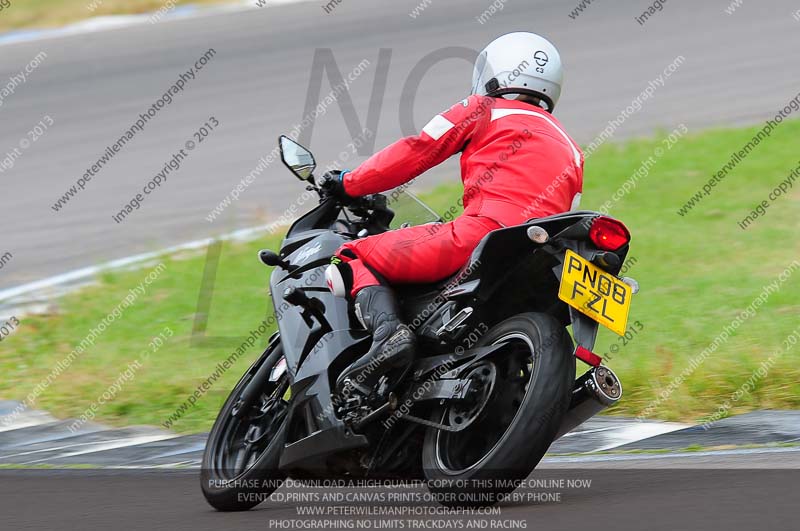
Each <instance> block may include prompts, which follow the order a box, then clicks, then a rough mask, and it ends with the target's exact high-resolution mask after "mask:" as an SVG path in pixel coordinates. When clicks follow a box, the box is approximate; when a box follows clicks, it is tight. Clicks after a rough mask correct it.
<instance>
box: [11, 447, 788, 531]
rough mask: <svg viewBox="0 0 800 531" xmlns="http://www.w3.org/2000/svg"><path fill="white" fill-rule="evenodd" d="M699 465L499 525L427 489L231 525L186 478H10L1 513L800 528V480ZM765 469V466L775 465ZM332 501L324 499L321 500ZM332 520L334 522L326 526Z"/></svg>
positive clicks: (603, 482)
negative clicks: (431, 496)
mask: <svg viewBox="0 0 800 531" xmlns="http://www.w3.org/2000/svg"><path fill="white" fill-rule="evenodd" d="M697 459H698V458H693V457H678V458H671V459H670V462H669V466H670V469H669V470H660V469H651V468H647V467H648V461H647V460H639V461H632V462H631V463H630V464H629V466H627V467H620V466H619V463H616V462H615V463H613V465H611V466H613V467H614V469H613V470H609V469H607V468H606V469H589V468H581V467H580V465H578V468H571V469H568V470H563V469H561V470H555V469H548V470H541V471H539V472H537V473H536V474H535V475H534V476H533V477H536V478H539V481H542V482H543V481H545V480H550V481H551V482H552V483H537V484H534V483H531V485H538V486H537V487H536V488H533V487H532V488H527V489H522V490H520V491H518V492H519V493H520V494H521V497H522V498H523V499H522V500H518V501H506V502H503V503H501V504H500V506H499V513H493V514H464V513H461V514H459V513H456V512H448V511H447V510H445V509H443V508H441V507H439V506H435V505H433V504H432V503H429V502H410V501H399V502H398V501H397V500H398V499H400V500H414V499H424V495H425V490H424V488H422V487H403V488H398V487H395V488H391V489H389V488H370V489H366V488H362V489H324V491H325V492H328V493H330V492H332V491H333V492H343V493H344V495H345V496H346V493H347V492H361V493H365V492H372V493H374V492H384V493H385V494H384V498H383V500H385V501H379V502H371V503H366V502H362V503H338V504H337V503H313V502H311V503H310V502H308V500H309V499H310V498H311V497H313V496H310V495H309V493H314V492H316V493H320V492H321V491H322V490H323V489H321V488H318V487H317V488H307V489H300V488H293V489H281V490H279V491H278V493H280V494H282V495H283V498H284V500H285V499H286V498H289V499H290V501H288V502H287V501H282V502H275V501H271V500H270V501H266V502H264V503H262V504H261V505H259V506H258V507H257V508H256V509H253V510H251V511H249V512H246V513H233V514H230V513H229V514H225V513H218V512H215V511H214V510H213V509H211V508H210V507H209V506H207V505H206V504H205V501H204V500H203V499H202V496H201V495H200V492H199V482H198V478H197V473H196V472H191V473H190V472H185V471H183V472H182V471H158V472H131V471H91V472H90V471H57V472H53V471H2V472H0V500H2V501H0V509H2V510H3V523H4V524H7V525H8V527H7V528H8V529H14V530H24V529H37V530H38V529H115V530H118V531H124V530H129V529H131V530H133V529H137V530H138V529H170V530H174V531H179V530H193V531H201V530H206V529H208V530H215V529H370V528H371V529H414V528H417V529H484V528H485V529H492V528H501V527H506V528H516V529H550V530H562V529H563V530H574V529H583V528H586V527H587V526H592V525H597V526H601V527H603V528H611V529H620V530H629V529H630V530H633V529H637V530H639V529H648V530H653V531H656V530H665V531H671V530H674V529H702V530H725V531H731V530H738V529H765V530H766V529H786V528H787V526H788V527H789V528H790V527H791V525H790V522H792V521H793V520H794V519H795V518H796V517H797V505H796V503H797V496H796V486H797V480H798V474H800V471H798V470H774V469H772V470H770V469H763V468H761V469H738V470H719V469H711V470H708V469H702V470H700V469H696V468H695V466H696V463H695V462H696V461H697ZM742 459H743V457H742V456H735V457H734V458H733V459H730V458H726V457H716V458H712V459H711V460H710V461H711V462H712V464H716V465H717V467H716V468H724V467H727V466H728V465H729V464H730V463H731V462H735V463H741V462H742ZM744 459H745V462H747V461H746V458H744ZM777 461H780V462H781V463H782V465H783V466H786V465H789V466H792V465H793V466H794V467H800V458H798V452H793V453H790V454H789V456H787V455H784V454H776V456H775V457H774V458H773V459H772V462H773V463H775V462H777ZM704 462H705V463H708V462H709V459H708V458H705V461H704ZM756 462H759V460H756ZM608 466H609V465H606V467H608ZM755 466H763V462H762V464H760V465H755ZM560 481H563V482H564V483H563V485H567V484H568V483H567V482H569V481H573V482H574V483H572V485H573V486H572V488H568V487H564V486H562V484H561V483H558V482H560ZM589 481H590V482H591V483H587V482H589ZM578 482H581V483H578ZM546 485H551V486H546ZM575 485H583V486H582V487H577V486H575ZM391 492H394V493H395V498H394V499H393V500H394V501H388V500H390V497H389V493H391ZM278 493H276V494H278ZM289 493H296V494H295V496H297V497H295V498H292V497H291V494H289ZM303 493H305V497H304V498H300V497H299V496H298V495H301V494H303ZM398 493H399V494H398ZM545 495H546V496H547V497H545ZM320 497H321V494H319V495H318V496H317V499H320ZM342 497H344V496H342ZM345 499H346V498H345ZM373 499H374V498H373ZM528 499H529V500H530V501H527V500H528ZM309 506H315V507H320V508H322V509H323V510H324V511H325V512H324V513H323V515H320V516H310V515H302V514H300V511H302V510H303V509H302V508H303V507H309ZM381 507H383V508H387V509H389V510H392V513H391V514H393V516H381V515H377V516H375V515H374V513H375V512H378V511H380V510H381V509H380V508H381ZM348 508H349V509H348ZM362 508H363V509H362ZM766 508H769V510H765V509H766ZM343 510H351V511H356V510H363V511H367V510H369V511H371V512H372V514H371V515H370V516H363V517H359V516H352V515H347V514H346V513H343V512H341V511H343ZM356 514H358V513H356ZM364 520H367V521H368V524H364V523H363V522H364ZM321 521H322V522H326V523H323V524H320V523H319V522H321ZM357 521H360V522H362V523H361V524H360V526H361V527H356V526H357V525H359V524H356V523H355V522H357ZM459 522H460V523H459ZM351 526H352V527H351ZM4 527H5V526H4Z"/></svg>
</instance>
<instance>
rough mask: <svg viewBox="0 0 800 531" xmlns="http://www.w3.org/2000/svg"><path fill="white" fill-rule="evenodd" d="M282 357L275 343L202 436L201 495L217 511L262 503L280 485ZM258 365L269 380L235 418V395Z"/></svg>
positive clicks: (285, 387)
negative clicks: (203, 439) (247, 406)
mask: <svg viewBox="0 0 800 531" xmlns="http://www.w3.org/2000/svg"><path fill="white" fill-rule="evenodd" d="M285 363H286V361H285V358H284V357H283V349H282V348H281V345H280V340H279V339H278V340H276V342H274V343H273V344H272V345H270V347H269V348H267V350H266V352H264V354H262V356H261V358H259V359H258V361H256V362H255V363H254V364H253V366H252V367H250V369H249V370H248V371H247V373H246V374H245V375H244V376H243V377H242V379H241V380H240V381H239V383H238V384H236V387H235V388H234V389H233V391H232V392H231V394H230V396H229V397H228V399H227V400H226V401H225V404H224V405H223V406H222V410H221V411H220V412H219V416H218V417H217V420H216V422H215V423H214V427H213V428H211V433H209V435H208V441H207V442H206V449H205V453H204V454H203V462H202V469H201V473H200V481H201V487H202V490H203V495H204V496H205V498H206V500H207V501H208V503H209V504H211V506H212V507H214V508H215V509H217V510H219V511H245V510H248V509H251V508H253V507H255V506H256V505H258V504H259V503H261V502H262V501H264V500H265V499H267V498H268V497H269V496H270V495H271V494H272V492H273V491H274V490H275V489H277V488H278V486H280V484H281V483H282V481H283V479H284V477H285V476H284V475H283V474H282V473H281V472H280V471H279V470H278V463H279V461H280V457H281V451H282V449H283V446H284V442H285V440H286V416H287V413H288V410H289V402H288V400H289V399H290V391H289V376H288V373H287V371H285V370H283V374H281V375H280V376H278V375H279V374H280V370H276V369H283V368H284V367H283V366H282V364H285ZM264 364H268V365H271V367H269V368H268V369H269V370H270V372H271V373H272V374H275V375H276V378H274V379H273V378H270V379H269V381H268V382H267V384H266V385H265V387H264V389H263V390H262V391H261V393H260V396H259V397H258V399H257V400H256V401H255V404H254V405H253V406H251V407H250V410H249V411H246V412H242V414H239V415H237V414H236V411H237V409H238V407H239V406H240V405H241V400H240V399H241V396H242V393H243V392H244V390H245V389H246V388H247V386H248V384H249V383H250V381H251V380H252V379H253V376H254V375H255V374H256V372H257V371H258V370H259V368H261V367H262V366H263V365H264Z"/></svg>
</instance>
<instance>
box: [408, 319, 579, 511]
mask: <svg viewBox="0 0 800 531" xmlns="http://www.w3.org/2000/svg"><path fill="white" fill-rule="evenodd" d="M499 343H504V344H507V345H508V350H507V349H504V350H503V351H502V352H500V353H498V355H496V356H493V357H490V358H488V360H489V361H491V362H492V363H493V364H494V367H488V368H487V370H484V371H483V372H484V374H486V375H489V374H492V373H494V375H493V376H492V377H493V378H494V384H493V385H492V386H491V387H488V386H484V389H489V391H488V393H487V394H488V397H487V398H486V403H485V405H484V406H481V407H472V409H471V410H472V411H476V416H475V418H474V419H471V420H470V421H469V422H470V424H469V425H468V427H467V428H465V429H464V430H463V431H460V432H456V433H448V432H444V431H441V430H438V429H435V428H428V430H427V431H426V434H425V442H424V445H423V452H422V461H423V467H424V471H425V476H426V478H427V479H428V486H429V489H430V490H431V492H432V493H433V494H434V496H435V497H436V498H437V500H438V501H439V502H440V503H442V504H443V505H447V506H459V507H479V506H488V505H493V504H494V503H497V502H498V501H500V500H502V498H503V497H504V496H505V494H507V493H509V492H511V491H513V490H514V488H515V487H516V485H518V484H519V481H520V480H523V479H525V478H527V477H528V475H529V474H530V473H531V472H532V471H533V469H534V468H535V467H536V465H537V464H538V463H539V461H540V460H541V459H542V457H543V456H544V454H545V452H546V451H547V449H548V448H549V447H550V444H551V443H552V442H553V438H554V437H555V435H556V434H557V432H558V429H559V426H560V424H561V420H562V417H563V416H564V413H565V412H566V411H567V408H568V407H569V400H570V396H571V391H572V387H573V384H574V381H575V357H574V355H573V353H574V347H573V343H572V339H571V338H570V336H569V334H568V333H567V331H566V329H565V328H564V327H563V326H562V325H561V324H560V323H559V322H558V321H557V320H556V319H555V318H553V317H552V316H550V315H547V314H541V313H525V314H520V315H517V316H514V317H511V318H510V319H507V320H505V321H503V322H502V323H500V324H498V325H496V326H494V327H493V328H492V329H490V330H489V331H488V332H487V333H486V334H485V335H484V336H483V337H482V338H481V340H480V341H479V342H478V344H477V345H476V346H486V345H494V344H499ZM486 361H487V360H486V359H484V360H481V361H480V362H477V363H476V364H473V365H470V366H469V367H470V368H473V370H474V368H475V367H479V366H480V365H481V364H485V363H486ZM470 368H468V369H466V370H465V371H464V372H463V373H462V374H464V373H469V371H470V370H471V369H470ZM525 380H527V383H525ZM455 407H457V406H455V405H452V404H451V405H447V406H444V407H443V408H440V409H438V410H437V411H435V412H434V414H433V416H432V417H431V418H432V420H434V421H435V422H443V420H444V422H445V423H447V419H448V418H450V419H451V420H452V419H453V418H454V415H453V414H452V411H451V409H452V408H455ZM514 408H516V411H514V412H512V411H511V410H512V409H514ZM467 409H469V408H467ZM508 417H511V418H510V419H508ZM456 418H458V415H456ZM478 482H480V483H478Z"/></svg>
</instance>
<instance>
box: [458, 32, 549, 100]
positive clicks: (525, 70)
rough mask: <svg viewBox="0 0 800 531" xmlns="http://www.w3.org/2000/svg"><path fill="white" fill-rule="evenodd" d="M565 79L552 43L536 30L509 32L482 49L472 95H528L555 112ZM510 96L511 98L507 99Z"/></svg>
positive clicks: (476, 67) (476, 63)
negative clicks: (534, 31) (538, 99)
mask: <svg viewBox="0 0 800 531" xmlns="http://www.w3.org/2000/svg"><path fill="white" fill-rule="evenodd" d="M563 78H564V73H563V70H562V69H561V56H560V55H559V54H558V50H556V47H555V46H553V44H552V43H551V42H550V41H548V40H547V39H545V38H544V37H541V36H539V35H536V34H535V33H527V32H515V33H507V34H506V35H503V36H502V37H498V38H497V39H495V40H493V41H492V42H491V43H490V44H489V46H487V47H486V48H484V49H483V51H482V52H481V53H480V55H478V60H477V61H476V62H475V70H474V72H473V74H472V94H478V95H479V96H502V97H506V96H507V95H510V94H516V95H519V94H528V95H531V96H536V97H538V98H540V99H541V100H542V103H543V105H542V106H543V107H544V106H545V105H546V106H547V107H546V109H547V110H548V111H550V112H553V109H554V108H555V106H556V103H558V98H559V97H560V96H561V83H562V81H563ZM506 99H509V98H506Z"/></svg>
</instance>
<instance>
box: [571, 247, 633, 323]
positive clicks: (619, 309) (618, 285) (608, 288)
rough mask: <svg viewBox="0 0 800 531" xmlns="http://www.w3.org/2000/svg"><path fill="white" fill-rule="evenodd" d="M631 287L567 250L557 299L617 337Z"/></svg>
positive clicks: (624, 321)
mask: <svg viewBox="0 0 800 531" xmlns="http://www.w3.org/2000/svg"><path fill="white" fill-rule="evenodd" d="M632 296H633V292H632V290H631V287H630V286H628V285H627V284H625V283H624V282H622V281H621V280H620V279H618V278H617V277H615V276H614V275H612V274H610V273H606V272H605V271H603V270H602V269H600V268H599V267H597V266H596V265H594V264H592V263H591V262H589V261H588V260H586V259H585V258H583V257H582V256H580V255H579V254H577V253H575V252H573V251H571V250H569V249H567V255H566V256H565V257H564V269H562V271H561V285H560V286H559V288H558V298H559V299H561V300H562V301H564V302H566V303H567V304H569V305H570V306H572V307H573V308H575V309H576V310H578V311H579V312H581V313H582V314H584V315H588V316H589V317H591V318H592V319H594V320H595V321H597V322H598V323H600V324H601V325H603V326H606V327H608V328H609V329H611V330H613V331H614V332H616V333H617V334H619V335H624V334H625V327H626V326H627V324H628V312H629V310H630V308H631V297H632Z"/></svg>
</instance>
